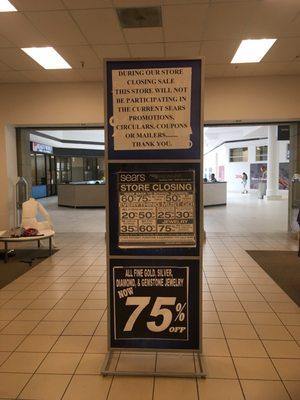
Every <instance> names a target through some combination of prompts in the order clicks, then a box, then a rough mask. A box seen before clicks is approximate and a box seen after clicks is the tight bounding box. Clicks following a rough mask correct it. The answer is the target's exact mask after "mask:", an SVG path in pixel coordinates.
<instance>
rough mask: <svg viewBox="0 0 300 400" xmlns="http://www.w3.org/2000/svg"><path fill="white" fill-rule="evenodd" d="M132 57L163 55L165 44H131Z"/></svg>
mask: <svg viewBox="0 0 300 400" xmlns="http://www.w3.org/2000/svg"><path fill="white" fill-rule="evenodd" d="M129 49H130V53H131V55H132V57H145V58H147V57H163V56H164V46H163V44H162V43H147V44H130V45H129Z"/></svg>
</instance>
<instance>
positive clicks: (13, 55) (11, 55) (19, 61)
mask: <svg viewBox="0 0 300 400" xmlns="http://www.w3.org/2000/svg"><path fill="white" fill-rule="evenodd" d="M0 60H1V61H2V62H4V63H5V64H7V65H9V66H10V67H12V68H14V69H17V70H26V69H41V68H42V67H41V66H40V65H39V64H38V63H36V62H35V61H33V60H32V59H31V58H30V57H29V56H28V55H27V54H25V53H24V52H23V51H22V50H21V49H17V48H2V49H0Z"/></svg>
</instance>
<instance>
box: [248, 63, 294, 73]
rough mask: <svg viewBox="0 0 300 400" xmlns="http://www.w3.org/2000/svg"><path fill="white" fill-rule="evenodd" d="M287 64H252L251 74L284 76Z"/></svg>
mask: <svg viewBox="0 0 300 400" xmlns="http://www.w3.org/2000/svg"><path fill="white" fill-rule="evenodd" d="M288 65H289V63H288V62H276V63H266V62H261V63H256V64H253V67H252V74H253V75H270V76H271V75H281V74H286V72H285V71H286V69H287V67H288Z"/></svg>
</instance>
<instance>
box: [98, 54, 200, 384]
mask: <svg viewBox="0 0 300 400" xmlns="http://www.w3.org/2000/svg"><path fill="white" fill-rule="evenodd" d="M202 69H203V66H202V60H201V59H189V60H177V59H176V60H173V59H164V60H132V59H130V60H107V61H106V65H105V76H106V93H105V100H106V109H105V132H106V150H105V154H106V179H107V188H108V190H107V207H106V235H107V236H106V241H107V267H108V272H107V285H108V350H109V351H108V354H107V357H106V359H105V361H104V364H103V366H102V370H101V373H102V374H103V375H143V376H144V375H151V376H177V377H179V376H182V377H204V376H205V374H204V372H203V369H202V365H201V358H200V355H201V351H202V329H201V328H202V321H201V316H202V235H203V225H202V224H203V223H202V220H203V218H202V192H201V185H200V182H201V181H202V164H201V160H202V130H203V122H202V121H203V118H202V109H203V101H202V95H201V94H202V90H203V79H202V76H203V71H202ZM130 351H134V352H137V351H140V352H142V351H153V352H164V353H166V352H168V351H170V352H171V351H173V352H176V353H179V352H185V353H186V352H190V353H192V354H194V360H195V362H197V363H198V367H197V368H196V369H195V371H196V372H194V373H190V372H187V373H177V372H160V371H157V370H154V371H152V372H148V371H147V372H146V371H142V370H138V371H120V370H116V369H112V368H111V359H112V355H113V354H114V353H115V352H118V353H120V352H126V353H127V352H130Z"/></svg>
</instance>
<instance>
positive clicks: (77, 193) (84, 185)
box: [57, 181, 106, 208]
mask: <svg viewBox="0 0 300 400" xmlns="http://www.w3.org/2000/svg"><path fill="white" fill-rule="evenodd" d="M57 194H58V205H59V206H66V207H75V208H76V207H105V203H106V185H105V184H104V183H100V184H95V181H88V182H71V183H67V184H60V185H58V190H57Z"/></svg>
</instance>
